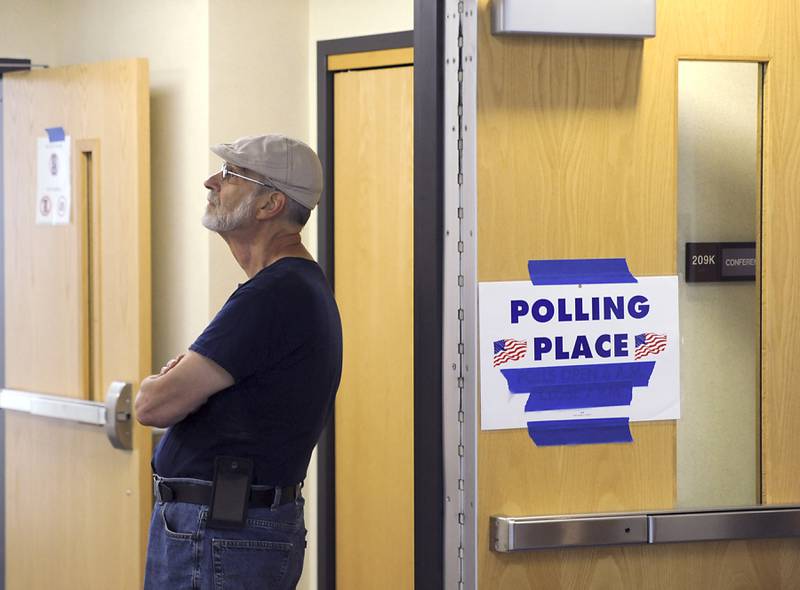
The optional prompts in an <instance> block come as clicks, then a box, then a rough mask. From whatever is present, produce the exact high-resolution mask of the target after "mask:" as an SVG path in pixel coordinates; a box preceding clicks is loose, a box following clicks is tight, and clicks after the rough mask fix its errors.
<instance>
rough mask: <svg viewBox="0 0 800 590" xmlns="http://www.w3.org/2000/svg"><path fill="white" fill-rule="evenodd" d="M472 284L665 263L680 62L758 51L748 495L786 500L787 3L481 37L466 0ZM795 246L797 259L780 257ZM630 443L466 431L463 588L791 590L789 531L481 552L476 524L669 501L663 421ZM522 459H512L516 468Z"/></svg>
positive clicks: (791, 231) (798, 135) (792, 162)
mask: <svg viewBox="0 0 800 590" xmlns="http://www.w3.org/2000/svg"><path fill="white" fill-rule="evenodd" d="M478 7H479V11H478V17H479V20H478V29H479V31H478V59H477V61H478V105H477V150H478V171H477V176H478V280H480V281H498V280H526V279H527V274H526V267H525V261H527V260H528V259H530V258H538V259H550V258H552V259H566V258H604V257H624V258H627V260H628V263H629V265H630V268H631V271H632V272H633V273H634V274H635V275H640V276H646V275H674V274H676V251H677V244H676V239H677V238H676V236H677V226H676V224H677V214H676V211H677V206H676V202H677V201H676V199H677V163H676V149H677V148H676V135H677V133H676V129H677V127H676V125H677V123H676V118H677V115H676V108H677V101H676V95H677V90H676V88H677V62H678V59H679V58H687V57H688V58H700V59H730V60H737V59H738V60H750V61H761V62H766V63H767V64H768V65H767V69H766V72H767V73H766V79H765V96H764V106H765V127H764V168H763V174H764V175H763V195H762V199H763V203H762V220H763V227H762V242H761V246H762V252H763V257H762V276H761V281H762V283H761V284H762V289H763V291H762V359H761V361H762V362H761V366H762V375H761V377H762V380H761V384H762V391H763V397H762V410H761V411H762V421H761V430H762V433H763V439H762V443H763V446H762V461H761V463H762V497H763V500H764V502H765V503H791V502H798V501H800V484H798V479H797V476H796V475H797V472H798V469H799V468H800V438H798V437H797V435H796V430H797V428H796V424H797V421H798V419H800V397H798V396H797V393H796V392H797V389H798V387H799V386H800V369H799V368H798V364H797V363H796V362H795V361H794V360H793V359H794V351H796V350H797V347H798V344H800V329H799V327H800V317H798V314H800V308H799V307H798V306H797V304H796V302H795V294H796V293H797V291H798V286H797V285H795V283H796V282H797V281H798V280H800V244H799V243H798V240H797V239H796V236H797V228H798V227H800V207H798V206H797V203H798V202H799V201H800V149H799V148H798V146H800V126H798V124H797V121H798V120H800V93H798V91H797V89H798V88H799V87H800V69H798V67H797V63H796V56H797V54H798V52H799V51H800V18H799V17H798V12H797V2H796V1H795V0H766V1H755V0H747V1H737V2H733V1H721V2H697V1H695V0H670V1H668V2H659V3H658V4H657V7H658V12H657V21H656V22H657V35H656V37H655V38H654V39H648V40H644V41H641V40H623V39H597V38H564V37H561V38H560V37H546V36H519V37H496V36H493V35H492V34H491V16H490V13H489V0H479V2H478ZM795 250H797V252H795ZM631 430H632V433H633V438H634V442H633V443H632V444H629V445H596V446H576V447H551V448H541V447H536V446H534V445H533V444H531V441H530V438H529V437H528V434H527V432H524V431H522V430H515V431H485V432H480V433H479V436H478V531H479V533H478V582H479V587H480V588H485V589H488V588H507V589H514V590H523V589H533V588H548V589H559V588H563V589H581V590H583V589H587V588H636V589H644V588H653V589H656V588H657V589H664V590H666V589H672V588H680V589H684V588H703V589H705V590H727V589H729V588H764V589H775V588H797V587H798V586H800V557H798V555H800V540H797V539H788V540H765V541H732V542H720V543H694V544H678V545H670V546H653V547H641V546H636V547H612V548H587V549H569V550H555V551H539V552H525V553H520V554H514V555H501V554H497V553H493V552H492V551H491V549H490V546H489V526H488V523H489V517H490V516H491V515H495V514H505V515H519V516H524V515H548V514H570V513H586V512H614V511H629V510H645V509H647V510H652V509H659V508H663V509H668V508H672V507H673V505H674V502H675V495H676V443H675V437H676V427H675V423H674V422H671V421H668V422H651V423H639V424H634V425H633V426H632V429H631ZM522 465H524V469H521V468H520V466H522Z"/></svg>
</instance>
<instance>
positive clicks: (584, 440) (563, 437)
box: [528, 418, 633, 447]
mask: <svg viewBox="0 0 800 590" xmlns="http://www.w3.org/2000/svg"><path fill="white" fill-rule="evenodd" d="M528 434H529V435H530V437H531V439H533V442H534V443H536V446H539V447H553V446H559V445H592V444H600V443H629V442H633V436H631V428H630V424H629V423H628V418H589V419H586V420H548V421H546V422H528Z"/></svg>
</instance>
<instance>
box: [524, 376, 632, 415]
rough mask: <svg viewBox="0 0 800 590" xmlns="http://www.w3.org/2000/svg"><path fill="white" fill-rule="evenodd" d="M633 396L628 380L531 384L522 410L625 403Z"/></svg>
mask: <svg viewBox="0 0 800 590" xmlns="http://www.w3.org/2000/svg"><path fill="white" fill-rule="evenodd" d="M632 399H633V385H632V384H631V382H630V381H625V382H619V383H617V382H611V383H583V384H579V385H573V384H568V385H549V386H543V387H535V388H534V389H533V391H531V394H530V396H528V403H527V404H525V411H526V412H540V411H544V410H572V409H574V408H601V407H605V406H629V405H631V400H632Z"/></svg>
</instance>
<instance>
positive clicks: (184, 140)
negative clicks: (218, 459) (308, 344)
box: [0, 0, 209, 367]
mask: <svg viewBox="0 0 800 590" xmlns="http://www.w3.org/2000/svg"><path fill="white" fill-rule="evenodd" d="M0 56H3V57H28V58H31V59H33V61H34V63H41V64H47V65H50V66H58V65H67V64H75V63H83V62H97V61H104V60H111V59H120V58H127V57H146V58H148V60H149V62H150V103H151V104H150V112H151V125H150V126H151V159H152V215H153V222H152V228H153V237H152V239H153V243H152V246H153V264H152V268H153V366H156V367H158V366H161V364H163V362H164V361H166V360H168V359H169V358H171V357H172V356H174V355H176V354H178V353H179V352H181V351H182V350H184V349H185V348H186V347H187V346H188V344H190V343H191V341H192V340H193V339H194V338H195V337H196V336H197V334H198V333H199V331H200V330H202V328H203V325H204V322H205V321H206V319H207V312H208V288H207V285H208V282H209V278H208V237H207V236H206V234H205V231H204V230H203V229H202V227H201V226H200V223H199V219H200V216H201V215H202V212H203V207H204V203H205V199H204V195H205V189H203V187H202V184H201V182H202V180H203V178H204V177H205V175H206V172H207V156H206V154H207V144H208V90H207V89H208V8H207V3H206V2H205V1H203V0H171V1H170V2H161V1H158V0H140V1H139V2H134V3H132V2H125V1H122V0H114V1H109V0H64V1H63V2H51V1H46V0H29V1H26V2H0ZM67 131H69V130H67Z"/></svg>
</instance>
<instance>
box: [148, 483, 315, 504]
mask: <svg viewBox="0 0 800 590" xmlns="http://www.w3.org/2000/svg"><path fill="white" fill-rule="evenodd" d="M300 488H301V485H300V484H298V485H295V486H287V487H285V488H269V489H266V490H265V489H257V488H252V487H251V488H250V502H249V507H250V508H268V507H271V506H273V505H275V494H276V492H278V491H280V497H279V498H278V505H279V506H280V505H282V504H288V503H289V502H294V501H295V500H296V499H297V498H298V497H299V496H300ZM156 498H158V499H159V500H160V501H161V502H187V503H189V504H202V505H204V506H209V505H210V504H211V485H210V484H206V485H204V484H199V483H189V482H177V481H171V482H166V481H159V482H156Z"/></svg>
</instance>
